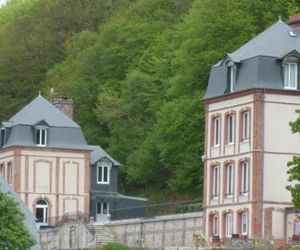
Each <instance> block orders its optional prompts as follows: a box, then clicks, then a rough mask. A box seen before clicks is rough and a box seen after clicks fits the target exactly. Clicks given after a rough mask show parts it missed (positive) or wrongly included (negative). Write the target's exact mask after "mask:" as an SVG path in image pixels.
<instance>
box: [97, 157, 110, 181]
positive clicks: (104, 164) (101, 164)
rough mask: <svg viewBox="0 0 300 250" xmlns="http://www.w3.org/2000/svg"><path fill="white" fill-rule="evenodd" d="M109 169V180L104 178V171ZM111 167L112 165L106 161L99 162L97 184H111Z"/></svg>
mask: <svg viewBox="0 0 300 250" xmlns="http://www.w3.org/2000/svg"><path fill="white" fill-rule="evenodd" d="M105 169H106V171H107V175H106V176H107V180H104V172H105ZM110 169H111V165H110V164H109V163H108V162H106V161H101V162H98V163H97V184H109V183H110ZM99 171H101V177H102V178H101V180H99Z"/></svg>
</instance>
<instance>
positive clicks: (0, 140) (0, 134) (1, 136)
mask: <svg viewBox="0 0 300 250" xmlns="http://www.w3.org/2000/svg"><path fill="white" fill-rule="evenodd" d="M5 132H6V131H5V128H1V131H0V147H3V146H4V144H5Z"/></svg>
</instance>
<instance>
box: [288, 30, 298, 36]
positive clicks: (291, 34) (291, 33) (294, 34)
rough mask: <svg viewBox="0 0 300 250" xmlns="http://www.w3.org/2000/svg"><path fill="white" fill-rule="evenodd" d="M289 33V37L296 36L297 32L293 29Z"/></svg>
mask: <svg viewBox="0 0 300 250" xmlns="http://www.w3.org/2000/svg"><path fill="white" fill-rule="evenodd" d="M289 35H290V36H291V37H296V36H297V34H296V33H295V32H294V31H289Z"/></svg>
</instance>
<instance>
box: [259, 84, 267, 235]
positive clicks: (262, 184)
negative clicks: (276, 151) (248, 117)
mask: <svg viewBox="0 0 300 250" xmlns="http://www.w3.org/2000/svg"><path fill="white" fill-rule="evenodd" d="M265 93H266V89H263V94H262V97H261V102H262V111H261V112H262V114H261V119H262V122H261V164H260V167H261V179H260V183H261V193H260V201H259V203H260V222H261V223H260V236H261V239H262V238H263V237H264V227H265V225H264V224H265V223H264V204H263V202H264V164H265V133H264V132H265Z"/></svg>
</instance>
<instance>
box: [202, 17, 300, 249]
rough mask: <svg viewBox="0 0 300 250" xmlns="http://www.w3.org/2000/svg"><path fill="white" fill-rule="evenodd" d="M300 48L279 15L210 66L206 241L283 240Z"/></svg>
mask: <svg viewBox="0 0 300 250" xmlns="http://www.w3.org/2000/svg"><path fill="white" fill-rule="evenodd" d="M299 52H300V30H299V29H298V28H297V25H296V26H295V24H294V25H293V27H292V26H290V25H288V24H285V23H283V22H282V21H278V22H277V23H275V24H274V25H272V26H271V27H269V28H268V29H267V30H265V31H264V32H262V33H261V34H259V35H258V36H257V37H255V38H254V39H252V40H250V41H249V42H248V43H246V44H245V45H243V46H242V47H241V48H239V49H238V50H236V51H234V52H233V53H231V54H228V55H227V56H226V57H225V58H224V59H223V60H221V61H220V62H219V63H217V64H216V65H214V66H213V67H212V69H211V73H210V78H209V82H208V87H207V91H206V94H205V97H204V99H205V100H204V103H205V107H206V119H205V121H206V128H205V129H206V131H205V135H206V138H205V139H206V141H205V155H204V161H205V169H204V176H205V178H204V228H205V234H206V235H207V236H208V237H209V239H210V240H216V239H218V240H219V239H220V240H226V239H228V238H232V237H235V238H237V237H239V238H263V239H267V240H273V241H275V243H277V244H282V243H285V242H286V241H287V239H288V237H289V236H291V235H292V234H294V233H295V228H296V225H297V223H298V221H297V219H296V217H295V215H294V214H290V215H288V212H287V211H288V210H289V208H290V207H292V204H291V195H290V192H289V191H287V189H286V186H287V185H288V175H287V170H288V168H287V163H288V161H290V160H291V159H292V156H294V155H300V152H299V150H298V148H299V136H297V135H295V134H292V132H291V128H290V126H289V122H291V121H294V120H296V118H297V114H296V113H295V110H297V109H300V83H299V81H300V77H299V75H300V74H299V62H300V54H299ZM288 216H290V217H289V218H288ZM288 220H289V223H287V221H288Z"/></svg>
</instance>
